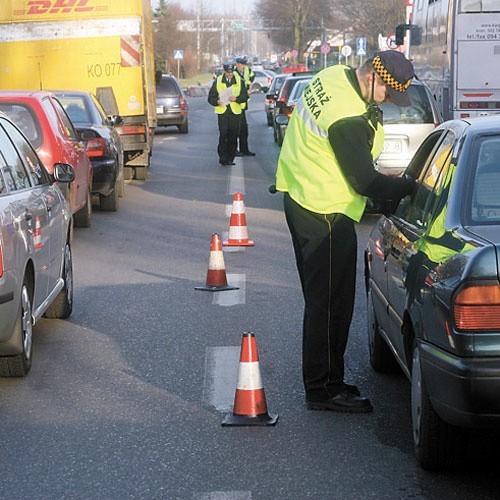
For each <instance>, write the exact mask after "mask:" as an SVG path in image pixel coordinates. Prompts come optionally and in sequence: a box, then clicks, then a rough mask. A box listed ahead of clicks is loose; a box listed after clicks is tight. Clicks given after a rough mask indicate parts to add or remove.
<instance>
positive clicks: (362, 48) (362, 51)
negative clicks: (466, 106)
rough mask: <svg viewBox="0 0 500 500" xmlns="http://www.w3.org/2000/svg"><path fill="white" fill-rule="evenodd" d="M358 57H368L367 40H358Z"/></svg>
mask: <svg viewBox="0 0 500 500" xmlns="http://www.w3.org/2000/svg"><path fill="white" fill-rule="evenodd" d="M356 55H358V56H366V38H356Z"/></svg>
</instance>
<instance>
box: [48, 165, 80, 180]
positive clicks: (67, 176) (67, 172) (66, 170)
mask: <svg viewBox="0 0 500 500" xmlns="http://www.w3.org/2000/svg"><path fill="white" fill-rule="evenodd" d="M52 175H53V176H54V180H56V181H57V182H73V181H74V180H75V169H74V168H73V165H70V164H69V163H54V172H53V174H52Z"/></svg>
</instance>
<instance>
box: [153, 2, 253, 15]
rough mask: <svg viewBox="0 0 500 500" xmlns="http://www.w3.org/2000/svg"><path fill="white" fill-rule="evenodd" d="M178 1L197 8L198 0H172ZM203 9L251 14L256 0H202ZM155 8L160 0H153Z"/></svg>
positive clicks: (223, 12)
mask: <svg viewBox="0 0 500 500" xmlns="http://www.w3.org/2000/svg"><path fill="white" fill-rule="evenodd" d="M170 1H172V3H174V2H176V3H179V4H180V5H182V7H184V8H186V9H192V10H195V9H196V6H197V2H198V0H170ZM201 2H202V5H203V9H204V10H206V11H209V12H213V13H218V14H231V13H234V12H237V13H238V14H249V13H250V12H251V11H252V9H253V6H254V4H255V0H243V1H242V0H201ZM151 5H152V6H153V8H155V7H157V6H158V0H151Z"/></svg>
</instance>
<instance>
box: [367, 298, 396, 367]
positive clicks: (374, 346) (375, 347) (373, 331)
mask: <svg viewBox="0 0 500 500" xmlns="http://www.w3.org/2000/svg"><path fill="white" fill-rule="evenodd" d="M366 308H367V315H366V316H367V327H368V349H369V353H370V364H371V366H372V368H373V369H374V370H375V371H376V372H379V373H394V372H396V371H398V364H397V362H396V359H395V358H394V355H393V354H392V351H391V349H390V348H389V346H388V345H387V343H386V342H385V340H384V339H383V338H382V335H381V334H380V328H379V324H378V321H377V316H376V314H375V308H374V307H373V297H372V291H371V290H370V289H369V290H368V292H367V294H366Z"/></svg>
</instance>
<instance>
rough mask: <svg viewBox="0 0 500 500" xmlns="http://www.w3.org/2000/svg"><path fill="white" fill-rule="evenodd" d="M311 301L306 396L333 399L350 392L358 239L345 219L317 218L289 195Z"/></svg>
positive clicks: (305, 325)
mask: <svg viewBox="0 0 500 500" xmlns="http://www.w3.org/2000/svg"><path fill="white" fill-rule="evenodd" d="M284 209H285V216H286V221H287V224H288V227H289V229H290V233H291V236H292V241H293V248H294V251H295V259H296V261H297V269H298V271H299V276H300V283H301V285H302V292H303V294H304V300H305V312H304V323H303V351H302V373H303V378H304V386H305V390H306V397H307V398H308V399H327V398H331V397H334V396H336V395H337V394H338V393H340V392H342V390H343V389H344V354H345V350H346V346H347V338H348V335H349V327H350V324H351V319H352V314H353V309H354V296H355V286H356V250H357V237H356V230H355V227H354V221H353V220H352V219H350V218H349V217H346V216H345V215H343V214H326V215H325V214H317V213H314V212H310V211H309V210H306V209H304V208H302V207H301V206H300V205H298V204H297V203H296V202H295V201H293V200H292V199H291V198H290V196H289V195H288V194H287V193H285V195H284Z"/></svg>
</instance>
